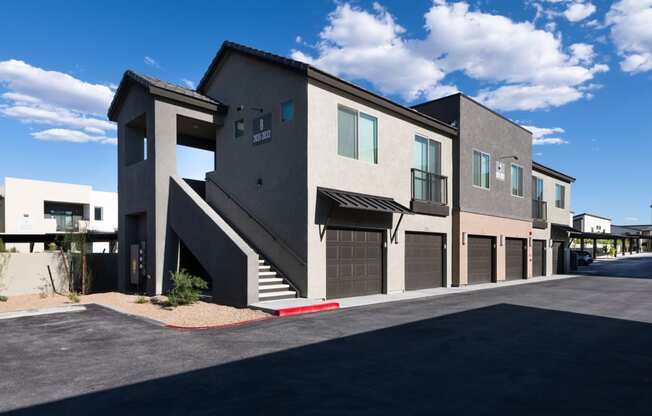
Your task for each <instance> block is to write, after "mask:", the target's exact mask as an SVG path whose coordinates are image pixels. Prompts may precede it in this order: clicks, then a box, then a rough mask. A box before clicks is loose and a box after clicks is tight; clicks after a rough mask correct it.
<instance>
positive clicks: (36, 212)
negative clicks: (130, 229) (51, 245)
mask: <svg viewBox="0 0 652 416" xmlns="http://www.w3.org/2000/svg"><path fill="white" fill-rule="evenodd" d="M117 220H118V195H117V194H116V193H115V192H100V191H94V190H93V188H92V187H90V186H88V185H74V184H67V183H58V182H46V181H37V180H30V179H18V178H5V183H4V187H3V188H2V191H1V192H0V233H5V234H14V235H15V234H32V235H42V234H56V233H62V234H63V233H65V232H71V231H72V232H76V231H100V232H115V231H116V229H117V225H118V224H117ZM0 239H2V235H1V234H0ZM7 246H8V247H9V248H11V247H15V248H16V249H17V250H18V251H20V252H29V250H30V245H29V243H15V244H7ZM43 250H44V244H43V243H36V244H35V245H34V247H33V251H43ZM108 250H109V243H93V251H94V252H102V251H108Z"/></svg>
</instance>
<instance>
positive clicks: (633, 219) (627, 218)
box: [625, 217, 638, 222]
mask: <svg viewBox="0 0 652 416" xmlns="http://www.w3.org/2000/svg"><path fill="white" fill-rule="evenodd" d="M625 221H627V222H634V221H638V218H637V217H625Z"/></svg>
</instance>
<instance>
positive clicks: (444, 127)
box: [197, 41, 457, 138]
mask: <svg viewBox="0 0 652 416" xmlns="http://www.w3.org/2000/svg"><path fill="white" fill-rule="evenodd" d="M229 52H239V53H242V54H245V55H247V56H250V57H253V58H256V59H261V60H263V61H265V62H269V63H272V64H276V65H280V66H282V67H284V68H287V69H289V70H293V71H297V72H299V73H301V74H303V75H305V76H307V77H308V78H310V79H312V80H314V81H317V82H319V83H322V84H326V85H328V86H330V87H332V88H335V89H337V90H340V91H343V92H345V93H348V94H351V95H353V96H355V97H356V98H359V99H362V100H365V101H368V102H371V103H373V104H375V105H378V106H380V107H382V108H384V109H385V110H388V111H390V112H392V113H394V114H397V115H400V116H402V117H404V118H408V119H410V120H411V121H412V122H416V123H419V124H422V125H425V126H427V127H430V128H432V129H435V130H437V131H438V132H440V133H442V134H444V135H446V136H448V137H451V138H453V137H455V136H456V135H457V129H456V128H455V127H453V126H451V125H449V124H447V123H444V122H443V121H440V120H437V119H436V118H433V117H430V116H428V115H426V114H423V113H420V112H418V111H416V110H414V109H411V108H408V107H405V106H403V105H401V104H398V103H396V102H394V101H392V100H390V99H388V98H385V97H383V96H381V95H378V94H375V93H373V92H371V91H368V90H366V89H364V88H362V87H359V86H357V85H355V84H353V83H350V82H348V81H344V80H343V79H341V78H339V77H336V76H335V75H331V74H329V73H327V72H324V71H322V70H321V69H318V68H315V67H314V66H312V65H310V64H306V63H304V62H300V61H296V60H294V59H289V58H286V57H283V56H280V55H275V54H273V53H269V52H265V51H262V50H259V49H254V48H250V47H248V46H245V45H240V44H238V43H234V42H229V41H225V42H224V43H222V47H221V48H220V50H219V51H218V52H217V54H216V55H215V57H214V58H213V61H212V62H211V64H210V66H209V67H208V69H207V70H206V73H205V74H204V76H203V77H202V79H201V81H199V85H197V91H198V92H199V93H206V89H207V88H208V84H209V82H210V80H211V78H212V77H213V75H214V74H215V72H216V71H217V68H218V67H219V65H220V63H221V62H222V60H223V59H224V58H225V56H226V55H227V54H228V53H229Z"/></svg>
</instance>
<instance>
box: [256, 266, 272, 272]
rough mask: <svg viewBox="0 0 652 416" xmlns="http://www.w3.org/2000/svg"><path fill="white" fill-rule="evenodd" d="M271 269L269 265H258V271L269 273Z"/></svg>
mask: <svg viewBox="0 0 652 416" xmlns="http://www.w3.org/2000/svg"><path fill="white" fill-rule="evenodd" d="M271 268H272V266H269V265H267V266H263V265H260V266H258V271H261V272H265V271H269V270H270V269H271Z"/></svg>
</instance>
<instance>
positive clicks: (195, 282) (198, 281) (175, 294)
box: [168, 270, 208, 306]
mask: <svg viewBox="0 0 652 416" xmlns="http://www.w3.org/2000/svg"><path fill="white" fill-rule="evenodd" d="M170 274H171V275H172V290H171V291H170V294H169V295H168V304H169V305H170V306H178V305H191V304H193V303H195V302H197V301H198V300H199V295H200V293H201V290H202V289H206V288H207V287H208V284H207V283H206V282H205V281H204V279H202V278H201V277H198V276H193V275H191V274H190V273H188V272H187V271H186V270H181V271H179V272H174V273H170Z"/></svg>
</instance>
